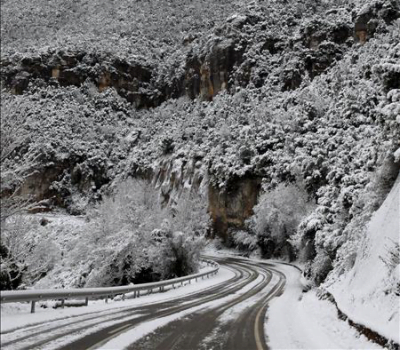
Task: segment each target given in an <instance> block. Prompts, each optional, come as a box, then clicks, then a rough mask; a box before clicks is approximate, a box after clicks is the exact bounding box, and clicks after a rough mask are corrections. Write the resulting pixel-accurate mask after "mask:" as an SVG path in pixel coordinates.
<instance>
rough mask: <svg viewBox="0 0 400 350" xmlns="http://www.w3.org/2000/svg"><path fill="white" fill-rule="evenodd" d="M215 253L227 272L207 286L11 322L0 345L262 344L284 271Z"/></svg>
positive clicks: (138, 346)
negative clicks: (13, 325) (45, 318)
mask: <svg viewBox="0 0 400 350" xmlns="http://www.w3.org/2000/svg"><path fill="white" fill-rule="evenodd" d="M213 259H215V260H217V262H219V263H220V265H221V270H222V271H221V273H222V274H224V273H225V275H226V276H228V275H229V277H228V278H225V280H223V281H222V282H221V280H220V281H219V282H218V281H216V282H217V283H216V284H214V285H208V287H206V288H200V285H201V283H199V290H198V291H193V292H192V293H190V294H186V295H182V296H179V295H177V296H176V297H174V298H170V299H167V300H164V301H163V300H162V295H161V298H160V297H159V301H157V302H153V303H148V304H145V305H142V306H140V305H133V306H132V305H130V306H129V305H128V304H127V306H126V307H119V308H108V309H105V310H100V311H93V310H92V312H90V311H89V309H88V312H87V313H84V314H82V313H81V314H79V315H71V316H67V317H63V318H58V319H57V318H56V319H53V320H51V321H41V322H36V323H35V324H32V325H27V326H24V327H16V328H10V329H8V330H5V331H4V332H3V333H2V335H1V342H2V348H3V349H122V348H128V349H141V350H142V349H149V350H150V349H159V350H165V349H182V350H188V349H213V350H217V349H229V350H231V349H232V350H233V349H240V350H242V349H249V350H251V349H257V350H262V349H266V348H267V346H266V340H265V335H264V320H265V313H266V308H267V304H268V301H269V300H270V299H271V298H273V297H274V296H276V295H279V294H281V293H282V291H283V288H284V286H285V282H286V279H285V276H284V274H283V273H281V272H279V271H278V270H277V268H276V266H275V265H272V264H267V263H261V262H260V263H259V262H252V261H246V262H244V261H243V260H241V259H238V258H232V257H229V258H213ZM224 271H225V272H224ZM195 285H196V284H194V285H192V286H189V288H190V287H192V288H193V287H194V288H195ZM185 288H188V287H185ZM185 288H181V289H182V290H184V289H185ZM144 300H145V298H143V301H144Z"/></svg>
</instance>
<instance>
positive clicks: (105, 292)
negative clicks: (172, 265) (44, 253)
mask: <svg viewBox="0 0 400 350" xmlns="http://www.w3.org/2000/svg"><path fill="white" fill-rule="evenodd" d="M202 261H203V262H205V263H207V265H208V266H213V269H211V270H209V271H204V272H199V273H196V274H193V275H189V276H184V277H179V278H174V279H170V280H165V281H160V282H152V283H141V284H136V285H130V286H122V287H105V288H80V289H45V290H39V289H36V290H21V291H0V295H1V299H0V300H1V304H4V303H16V302H31V313H34V312H35V303H36V302H37V301H41V300H61V307H64V303H65V300H66V299H69V298H74V299H80V298H82V299H85V305H88V303H89V299H90V298H99V297H105V298H106V302H107V301H108V298H112V297H114V296H116V295H122V299H123V300H124V299H125V294H126V293H132V292H133V293H134V295H133V297H134V298H139V297H140V292H141V291H145V290H147V291H149V293H152V292H153V290H157V288H158V290H159V292H163V291H164V288H165V287H167V286H172V288H175V285H177V284H181V285H183V282H186V281H189V283H190V282H191V281H192V280H196V281H197V279H198V278H204V277H207V278H208V277H210V276H212V275H215V274H217V273H218V270H219V265H218V263H216V262H215V261H212V260H204V259H203V260H202Z"/></svg>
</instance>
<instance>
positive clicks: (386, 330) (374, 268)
mask: <svg viewBox="0 0 400 350" xmlns="http://www.w3.org/2000/svg"><path fill="white" fill-rule="evenodd" d="M399 197H400V176H399V177H398V178H397V181H396V183H395V185H394V186H393V189H392V190H391V192H390V194H389V195H388V197H387V198H386V200H385V202H384V203H383V204H382V206H381V207H380V208H379V209H378V210H377V212H376V213H375V214H374V216H373V217H372V219H371V221H370V223H369V225H368V228H367V233H366V240H365V242H364V244H362V245H361V246H360V250H359V252H358V254H357V260H356V262H355V265H354V267H353V269H352V270H351V271H350V272H349V273H348V274H346V275H345V276H344V278H343V279H342V280H341V281H339V282H336V283H333V284H332V285H331V286H329V287H328V290H329V291H330V292H331V293H332V294H333V295H334V297H335V299H336V301H337V303H338V306H339V308H340V309H341V310H342V311H343V312H344V313H345V314H347V315H348V316H349V317H350V318H351V319H352V320H353V321H355V322H357V323H360V324H363V325H365V326H367V327H368V328H371V329H372V330H374V331H376V332H378V333H380V334H381V335H383V336H384V337H386V338H388V339H391V340H394V341H395V342H397V343H399V341H400V325H399V307H400V306H399V303H400V298H399V296H396V295H395V294H394V293H393V291H391V292H388V290H389V289H394V288H398V286H399V281H400V276H399V273H400V266H399V265H397V267H395V268H393V270H392V271H391V272H390V271H389V270H388V268H387V266H385V264H384V263H383V261H382V259H381V258H380V257H383V258H385V257H386V258H387V256H388V251H387V250H388V248H389V247H393V246H394V242H399V238H400V237H399V236H400V229H399V219H400V205H399Z"/></svg>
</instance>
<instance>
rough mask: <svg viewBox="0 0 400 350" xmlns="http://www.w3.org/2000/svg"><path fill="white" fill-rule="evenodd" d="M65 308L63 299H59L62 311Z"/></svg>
mask: <svg viewBox="0 0 400 350" xmlns="http://www.w3.org/2000/svg"><path fill="white" fill-rule="evenodd" d="M64 306H65V299H61V308H62V309H64Z"/></svg>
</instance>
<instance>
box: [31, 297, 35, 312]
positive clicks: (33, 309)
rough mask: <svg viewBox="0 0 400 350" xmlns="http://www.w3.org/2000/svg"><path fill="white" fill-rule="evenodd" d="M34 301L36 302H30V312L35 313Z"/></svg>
mask: <svg viewBox="0 0 400 350" xmlns="http://www.w3.org/2000/svg"><path fill="white" fill-rule="evenodd" d="M35 303H36V301H34V300H32V302H31V314H34V313H35Z"/></svg>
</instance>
